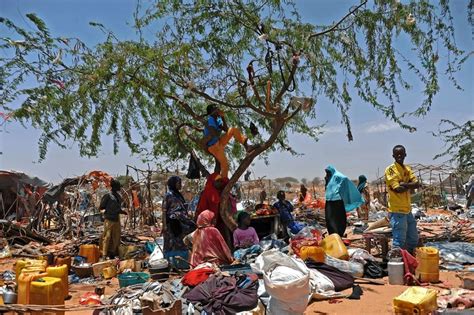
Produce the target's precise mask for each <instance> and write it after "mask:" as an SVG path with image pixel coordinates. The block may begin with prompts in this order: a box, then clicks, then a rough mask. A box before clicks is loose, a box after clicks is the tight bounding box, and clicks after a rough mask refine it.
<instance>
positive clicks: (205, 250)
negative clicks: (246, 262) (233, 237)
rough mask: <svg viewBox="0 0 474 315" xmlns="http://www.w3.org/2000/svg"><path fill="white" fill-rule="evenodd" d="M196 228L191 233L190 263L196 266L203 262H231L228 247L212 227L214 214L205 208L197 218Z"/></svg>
mask: <svg viewBox="0 0 474 315" xmlns="http://www.w3.org/2000/svg"><path fill="white" fill-rule="evenodd" d="M196 223H197V230H196V231H195V232H194V235H193V251H192V255H191V265H192V266H197V265H200V264H202V263H205V262H210V263H215V264H217V265H229V264H231V263H232V260H233V259H232V255H231V253H230V249H229V247H228V246H227V244H226V243H225V241H224V238H223V237H222V235H221V233H220V232H219V230H217V229H216V228H215V227H214V224H215V214H214V212H212V211H210V210H205V211H203V212H201V214H199V216H198V218H197V222H196Z"/></svg>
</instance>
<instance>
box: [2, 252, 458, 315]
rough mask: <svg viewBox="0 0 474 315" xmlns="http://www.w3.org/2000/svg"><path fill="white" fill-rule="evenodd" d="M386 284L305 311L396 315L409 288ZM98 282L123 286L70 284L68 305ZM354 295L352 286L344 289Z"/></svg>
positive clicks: (447, 279)
mask: <svg viewBox="0 0 474 315" xmlns="http://www.w3.org/2000/svg"><path fill="white" fill-rule="evenodd" d="M13 262H14V260H12V259H9V260H3V261H0V272H1V271H4V270H11V268H12V265H13ZM440 280H441V282H442V283H441V284H440V285H439V286H430V288H433V289H437V290H442V289H443V288H441V287H442V286H443V285H446V286H449V287H459V286H460V284H461V281H460V280H459V279H458V278H456V276H455V272H447V271H441V272H440ZM384 281H385V283H386V284H385V285H374V284H361V285H360V286H361V288H362V290H363V291H364V294H363V295H362V296H361V299H360V300H349V299H338V300H336V303H334V301H333V302H330V301H314V302H312V303H310V304H309V305H308V307H307V309H306V312H305V314H307V315H309V314H319V315H323V314H331V315H345V314H367V315H369V314H379V315H381V314H392V300H393V298H394V297H396V296H398V295H399V294H401V293H402V292H403V291H405V290H406V289H407V287H406V286H398V285H389V284H388V279H387V278H384ZM97 285H104V286H105V294H106V295H111V294H113V293H114V292H115V291H116V290H117V289H118V287H119V285H118V280H117V278H114V279H112V280H111V281H104V282H102V283H100V284H94V285H88V284H72V285H70V287H69V293H70V295H71V299H69V300H67V301H66V302H65V304H66V305H78V304H79V300H80V298H81V296H83V295H84V294H85V293H87V292H93V291H94V289H95V287H96V286H97ZM344 293H347V294H350V293H351V289H349V290H347V291H344ZM67 313H68V314H73V315H86V314H87V315H89V314H92V311H90V310H87V311H69V312H67Z"/></svg>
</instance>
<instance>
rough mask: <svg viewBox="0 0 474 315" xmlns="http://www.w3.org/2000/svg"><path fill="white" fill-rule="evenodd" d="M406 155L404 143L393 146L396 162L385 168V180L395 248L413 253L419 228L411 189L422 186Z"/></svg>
mask: <svg viewBox="0 0 474 315" xmlns="http://www.w3.org/2000/svg"><path fill="white" fill-rule="evenodd" d="M406 156H407V154H406V150H405V147H403V146H402V145H396V146H395V147H394V148H393V158H394V159H395V163H393V164H392V165H390V166H389V167H387V169H386V170H385V182H386V184H387V190H388V211H389V216H390V225H391V227H392V236H393V248H402V249H406V250H408V251H409V252H410V253H412V254H413V252H414V250H415V248H416V246H417V245H418V230H417V228H416V221H415V218H414V217H413V215H412V213H411V190H413V189H416V188H418V187H420V183H419V182H418V179H417V178H416V176H415V174H414V173H413V171H412V170H411V168H410V167H409V166H407V165H404V164H403V163H404V161H405V157H406Z"/></svg>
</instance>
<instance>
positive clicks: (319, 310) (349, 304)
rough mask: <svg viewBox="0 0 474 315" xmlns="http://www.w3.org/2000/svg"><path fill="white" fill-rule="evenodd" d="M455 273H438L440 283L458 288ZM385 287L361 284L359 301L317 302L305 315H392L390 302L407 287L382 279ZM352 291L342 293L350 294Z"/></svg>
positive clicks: (309, 306) (310, 305)
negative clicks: (362, 292)
mask: <svg viewBox="0 0 474 315" xmlns="http://www.w3.org/2000/svg"><path fill="white" fill-rule="evenodd" d="M455 275H456V274H455V272H451V271H449V272H445V271H441V272H440V281H442V283H443V282H444V284H449V285H450V286H451V287H459V286H460V285H461V281H460V280H459V279H458V278H456V276H455ZM384 281H385V283H386V284H385V285H372V284H361V285H360V286H361V288H362V290H363V291H364V294H363V295H362V296H361V298H360V300H349V299H340V300H339V301H340V303H336V304H331V302H329V301H318V302H313V303H310V304H309V305H308V308H307V309H306V312H305V314H306V315H309V314H319V315H324V314H328V315H329V314H331V315H346V314H347V315H350V314H364V315H370V314H379V315H382V314H393V312H392V300H393V298H394V297H396V296H398V295H400V294H401V293H402V292H403V291H405V290H406V289H407V288H408V287H406V286H401V285H389V284H388V279H387V278H384ZM429 288H432V289H436V290H443V289H442V288H440V287H439V286H430V287H429ZM351 290H352V289H349V290H347V291H344V293H346V292H347V294H350V293H351Z"/></svg>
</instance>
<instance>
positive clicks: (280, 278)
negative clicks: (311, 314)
mask: <svg viewBox="0 0 474 315" xmlns="http://www.w3.org/2000/svg"><path fill="white" fill-rule="evenodd" d="M251 267H252V269H253V270H254V271H260V272H262V273H263V280H264V283H265V289H266V291H267V293H268V294H269V295H270V301H269V306H268V314H275V315H286V314H288V315H289V314H303V313H304V311H305V310H306V306H307V304H308V299H309V295H310V285H309V278H310V277H309V276H310V272H309V269H308V268H307V267H306V265H305V264H304V263H303V261H301V260H299V259H295V258H292V257H289V256H287V255H285V254H283V253H281V252H280V251H278V250H275V249H274V250H270V251H267V252H264V253H263V254H261V255H260V256H258V257H257V259H256V261H255V263H254V264H251Z"/></svg>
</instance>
